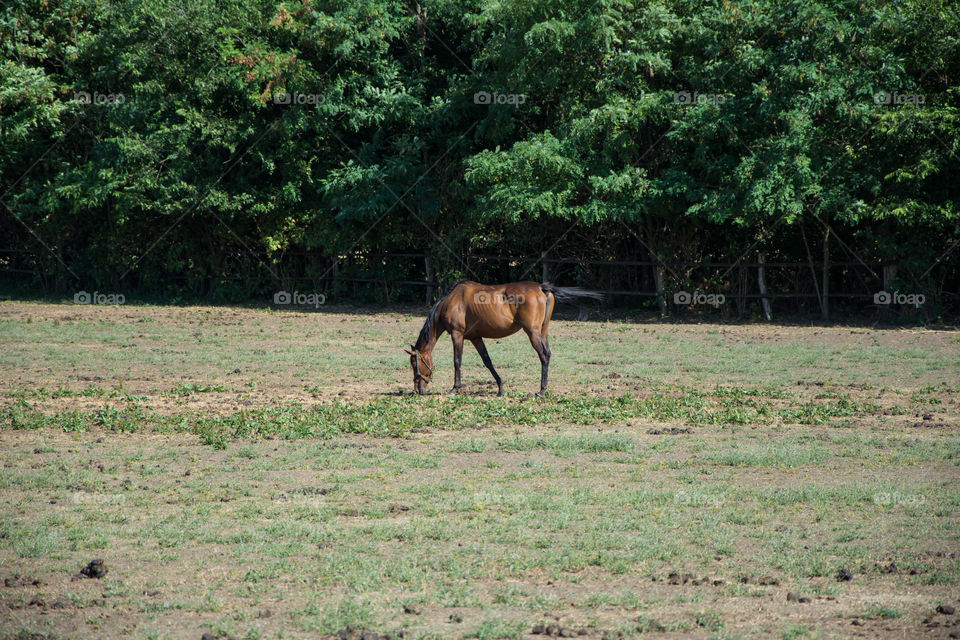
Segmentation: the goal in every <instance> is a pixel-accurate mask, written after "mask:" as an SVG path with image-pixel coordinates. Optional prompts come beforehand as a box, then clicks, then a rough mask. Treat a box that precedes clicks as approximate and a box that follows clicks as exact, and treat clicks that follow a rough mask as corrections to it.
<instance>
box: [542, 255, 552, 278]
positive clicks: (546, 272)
mask: <svg viewBox="0 0 960 640" xmlns="http://www.w3.org/2000/svg"><path fill="white" fill-rule="evenodd" d="M546 257H547V252H546V251H541V252H540V282H550V269H548V268H547V262H546Z"/></svg>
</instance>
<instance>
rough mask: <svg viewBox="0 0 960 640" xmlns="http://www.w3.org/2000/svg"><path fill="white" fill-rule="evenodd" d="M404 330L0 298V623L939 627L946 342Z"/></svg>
mask: <svg viewBox="0 0 960 640" xmlns="http://www.w3.org/2000/svg"><path fill="white" fill-rule="evenodd" d="M421 322H422V316H421V315H420V314H408V313H403V312H386V313H377V314H370V313H366V312H363V311H362V310H359V311H358V310H352V311H351V310H346V309H341V310H339V311H338V310H334V309H325V310H324V311H323V312H321V313H306V312H297V311H283V312H276V311H270V310H263V309H241V308H216V307H154V306H127V307H120V308H116V307H90V306H74V305H53V304H34V303H15V302H3V303H0V345H2V349H0V380H2V381H3V382H2V388H0V428H2V430H0V464H2V473H0V580H2V583H0V638H23V639H27V638H30V639H34V640H37V639H40V638H94V637H96V638H131V637H133V638H197V639H199V638H200V637H201V634H203V633H209V634H211V635H213V636H214V637H223V638H226V637H234V638H251V639H254V638H316V637H324V636H328V635H333V634H337V633H338V632H340V635H341V637H357V638H359V637H361V634H360V633H359V632H356V631H348V630H355V629H368V630H371V631H374V632H377V633H381V634H384V635H387V634H389V635H391V636H393V637H399V636H400V633H401V632H402V633H403V634H404V635H403V637H405V638H481V639H487V638H537V637H545V636H544V634H536V635H534V634H532V632H533V631H534V630H537V631H539V630H540V629H539V628H537V627H538V625H543V626H547V625H553V626H552V627H549V628H548V629H546V630H547V631H551V632H553V633H554V634H556V633H558V632H559V629H562V630H563V633H565V634H569V633H577V632H580V631H582V632H584V635H581V636H579V637H587V638H596V639H600V638H631V637H642V638H647V637H651V638H657V637H702V638H707V637H777V638H785V639H790V638H816V637H862V638H875V637H891V638H892V637H898V638H900V637H906V638H913V637H937V638H947V637H957V636H958V635H960V616H958V615H957V614H956V613H953V614H950V613H944V612H949V611H950V610H951V608H952V607H958V608H960V558H958V553H960V521H958V509H960V483H958V480H960V467H958V465H960V410H958V404H957V403H958V397H960V396H958V386H960V375H958V374H960V335H958V333H957V332H954V331H939V330H920V329H883V328H879V329H876V328H866V327H861V326H833V327H810V326H781V325H772V326H771V325H760V326H754V325H721V324H668V323H660V322H656V321H652V320H644V321H637V322H626V321H597V322H574V321H562V320H558V321H556V322H555V323H554V324H553V326H552V328H551V347H552V350H553V354H554V362H553V365H552V367H551V389H552V393H551V394H549V395H548V396H547V397H546V398H544V399H536V398H533V397H532V396H531V392H532V391H534V390H536V388H537V384H538V380H539V363H538V361H537V359H536V356H535V354H534V352H533V350H532V349H531V348H530V346H529V344H528V342H527V340H526V338H525V337H524V336H523V335H519V336H513V337H511V338H506V339H504V340H501V341H488V348H489V350H490V352H491V356H492V358H493V361H494V363H495V365H496V366H497V367H498V369H499V371H500V373H501V375H502V376H503V377H504V380H505V383H506V390H507V396H506V397H504V398H496V397H495V396H494V392H495V387H494V385H493V384H492V381H491V380H489V374H488V373H487V372H486V370H485V369H483V367H482V365H481V364H480V359H479V357H478V356H477V355H476V354H475V353H474V352H472V351H469V350H466V351H465V357H464V383H465V384H466V392H467V393H465V394H463V395H461V396H458V397H447V396H445V395H443V393H444V392H445V391H446V390H447V389H448V388H449V387H450V386H451V384H452V376H453V373H452V365H451V355H450V346H449V340H447V339H446V338H445V339H444V340H443V341H442V342H441V344H440V347H439V351H438V352H437V362H438V364H439V371H438V373H437V376H438V378H437V380H436V381H435V383H434V384H433V385H431V392H432V394H433V395H431V396H429V397H426V398H420V397H414V396H411V395H410V390H411V388H412V376H411V374H410V372H409V370H408V361H407V358H406V357H405V356H404V354H403V352H402V351H401V349H402V347H403V346H405V345H406V344H408V343H409V342H410V341H411V340H412V339H413V338H414V337H415V336H416V334H417V332H418V330H419V327H420V324H421ZM95 558H102V559H103V560H104V562H105V564H106V566H107V574H106V575H105V576H104V577H102V578H99V579H96V578H88V577H81V576H78V572H79V571H80V569H82V568H83V567H84V566H85V565H86V564H87V563H88V562H89V561H91V560H93V559H95ZM842 572H848V574H844V573H842ZM838 574H842V575H843V576H844V577H845V576H846V575H849V580H844V579H840V578H839V577H838ZM938 607H940V609H941V612H938Z"/></svg>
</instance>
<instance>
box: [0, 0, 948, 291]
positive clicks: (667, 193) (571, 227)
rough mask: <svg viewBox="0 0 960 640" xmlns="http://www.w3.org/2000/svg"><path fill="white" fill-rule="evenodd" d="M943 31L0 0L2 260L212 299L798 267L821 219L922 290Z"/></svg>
mask: <svg viewBox="0 0 960 640" xmlns="http://www.w3.org/2000/svg"><path fill="white" fill-rule="evenodd" d="M958 39H960V14H958V11H957V9H956V5H955V3H954V2H953V0H904V1H900V2H887V1H883V0H856V1H852V0H849V1H848V0H834V1H831V2H827V1H824V0H804V1H798V2H780V1H776V0H757V1H754V0H744V1H739V2H736V1H732V2H728V1H721V2H706V3H689V2H682V1H679V0H652V1H643V0H638V1H637V2H628V1H624V0H599V1H594V0H585V1H579V0H562V1H561V0H503V1H497V2H494V1H490V0H444V1H437V2H427V3H424V4H420V3H419V2H417V1H416V0H409V1H408V2H386V1H385V0H349V1H342V2H336V1H330V2H324V1H321V0H318V1H310V0H306V1H304V2H285V3H278V2H275V1H273V0H231V1H224V0H156V1H151V2H143V1H142V0H130V1H123V0H118V1H117V2H111V1H107V0H55V1H53V2H51V1H50V0H20V1H18V2H14V3H5V5H4V8H3V9H0V50H2V58H0V145H2V154H0V185H2V187H0V188H2V195H0V199H2V201H3V204H0V208H2V212H0V233H2V237H3V238H4V241H3V242H2V243H0V249H3V250H6V251H7V252H6V253H3V254H0V261H2V264H0V267H3V268H5V269H6V271H7V273H8V274H10V273H14V274H17V275H16V277H17V278H19V279H20V281H21V282H23V281H24V278H37V282H34V283H33V284H34V285H38V284H39V285H40V286H42V287H44V288H46V289H47V290H59V291H71V290H76V289H77V288H81V287H83V288H86V289H90V290H93V289H96V288H99V289H101V290H113V291H128V292H137V291H138V292H149V293H153V294H161V295H178V294H189V295H201V296H211V297H213V298H215V299H234V300H235V299H245V298H249V297H251V296H263V295H269V292H272V291H276V290H277V289H278V288H281V287H288V286H295V285H296V283H297V282H298V280H297V278H309V279H312V282H313V285H314V286H315V287H317V288H323V289H324V290H327V291H328V292H329V293H333V294H335V293H336V290H335V289H330V288H329V287H331V286H332V285H331V281H330V280H329V276H330V275H331V274H333V273H337V274H339V275H340V276H352V277H357V278H370V279H371V280H373V281H377V280H378V279H387V280H405V279H406V280H424V278H425V275H426V274H425V266H424V261H423V259H422V258H416V257H415V256H416V255H418V254H420V255H422V254H426V255H428V256H430V259H431V263H432V266H433V268H434V269H435V270H436V271H435V276H436V278H438V279H440V280H441V281H451V280H454V279H456V278H459V277H472V278H475V279H490V280H494V279H503V278H505V277H507V276H512V277H519V276H521V275H524V273H522V272H521V270H516V269H514V270H512V271H511V267H510V266H509V264H506V263H495V262H491V261H489V260H487V259H485V258H483V256H486V255H490V254H497V255H508V256H533V257H539V256H540V255H541V252H544V251H549V254H550V255H552V256H556V257H565V258H574V259H578V260H582V261H584V262H583V265H584V266H582V267H580V268H577V269H575V270H569V269H568V270H567V271H566V272H564V278H563V279H564V280H565V281H566V282H570V281H574V280H579V281H581V283H583V284H587V285H592V286H602V287H603V288H613V289H618V288H619V289H627V288H647V289H649V288H650V287H651V286H652V285H651V284H650V282H651V278H652V277H653V274H654V271H653V270H652V269H642V270H640V271H636V270H633V271H629V270H624V271H623V272H622V273H621V274H620V275H618V274H617V273H610V272H609V271H608V272H603V273H600V272H599V271H598V270H597V269H596V268H592V267H590V265H589V263H588V262H587V261H590V260H593V261H602V260H635V261H652V262H657V261H665V262H667V263H676V262H687V263H697V262H724V261H725V262H728V263H729V262H735V261H737V260H741V259H746V260H749V261H755V260H756V256H757V255H758V254H762V255H764V256H765V258H766V260H767V261H771V262H776V261H778V260H779V261H782V262H802V263H807V262H809V263H810V266H811V273H815V269H814V264H816V268H817V269H819V268H820V266H821V262H822V259H823V244H824V241H825V239H826V240H827V242H828V243H832V244H830V245H829V246H828V248H829V249H830V251H831V252H832V256H833V259H835V260H843V261H846V262H853V263H860V262H862V263H863V264H864V265H865V267H869V268H865V269H864V270H863V273H862V274H861V275H858V276H856V277H857V278H860V277H866V278H867V279H868V280H869V279H871V278H874V277H876V278H879V277H880V276H881V273H880V265H881V264H886V265H896V269H897V270H896V272H895V273H896V276H895V277H896V279H897V284H898V285H899V286H900V287H901V288H902V289H904V290H908V289H909V290H912V291H920V292H924V293H925V294H926V295H928V296H929V297H930V299H932V300H937V301H938V304H943V303H944V302H947V304H949V300H950V296H949V295H948V294H949V293H950V292H951V291H952V292H955V291H956V290H957V284H958V282H960V258H958V255H960V249H957V248H956V247H952V245H953V243H954V242H956V241H957V240H958V238H960V225H958V220H960V197H958V196H960V185H958V180H957V178H958V177H960V172H958V171H957V168H958V166H960V162H958V161H960V153H958V152H960V121H958V114H960V42H958ZM828 228H829V229H830V230H831V232H830V233H831V234H832V235H830V236H828V235H826V230H827V229H828ZM951 248H952V250H951ZM387 253H389V254H402V257H400V258H395V259H392V260H384V259H382V258H381V257H380V256H381V255H382V254H387ZM335 264H336V267H335V268H334V265H335ZM628 272H629V273H631V274H639V275H627V274H628ZM667 272H668V273H667V278H668V279H669V280H670V282H668V283H667V285H668V288H671V287H672V288H673V289H677V288H680V287H682V286H687V285H690V286H700V285H703V286H717V287H722V286H724V283H723V281H722V278H719V276H720V275H721V272H719V271H714V272H709V273H708V272H705V271H703V270H690V269H688V270H686V271H682V272H678V269H675V268H668V269H667ZM891 273H893V272H891ZM29 274H34V275H29ZM711 274H712V275H711ZM526 276H527V277H528V278H530V279H536V278H537V277H539V271H538V270H534V271H532V272H529V273H526ZM807 276H808V283H807V284H808V285H810V284H811V283H814V282H817V281H818V280H819V279H820V276H816V277H813V276H812V275H810V273H808V274H807ZM831 277H833V278H835V279H837V280H839V281H843V279H844V278H845V277H850V278H853V277H854V276H850V275H849V274H847V275H844V273H836V274H831ZM710 278H719V279H716V280H715V281H713V282H709V280H710ZM727 279H729V277H728V278H727ZM601 280H602V282H601ZM881 284H882V283H881ZM864 286H865V287H866V288H867V289H868V290H869V288H870V287H873V288H874V289H877V288H879V285H878V283H877V282H864ZM398 291H406V292H407V293H409V291H410V290H409V289H408V290H403V289H399V290H398V289H386V290H385V289H383V288H382V287H380V286H379V285H378V284H376V283H374V284H372V285H371V288H370V290H369V291H368V293H369V292H375V293H376V294H378V295H381V294H384V292H386V295H388V296H391V295H392V296H393V297H397V296H398V295H399V294H398Z"/></svg>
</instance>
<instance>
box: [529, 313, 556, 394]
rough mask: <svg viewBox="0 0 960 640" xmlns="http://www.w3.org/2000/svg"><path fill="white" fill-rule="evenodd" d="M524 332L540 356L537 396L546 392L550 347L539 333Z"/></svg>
mask: <svg viewBox="0 0 960 640" xmlns="http://www.w3.org/2000/svg"><path fill="white" fill-rule="evenodd" d="M526 331H527V337H528V338H530V344H532V345H533V349H534V351H536V352H537V355H538V356H540V391H539V393H537V395H541V394H543V392H544V391H546V390H547V378H548V376H549V372H550V347H549V346H548V345H547V341H546V339H545V338H544V337H543V335H541V333H540V332H539V331H530V330H529V329H527V330H526Z"/></svg>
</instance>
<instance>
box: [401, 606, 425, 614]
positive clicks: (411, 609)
mask: <svg viewBox="0 0 960 640" xmlns="http://www.w3.org/2000/svg"><path fill="white" fill-rule="evenodd" d="M403 612H404V613H407V614H410V615H413V616H418V615H420V614H421V613H423V607H421V606H420V605H416V604H407V605H404V606H403Z"/></svg>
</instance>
